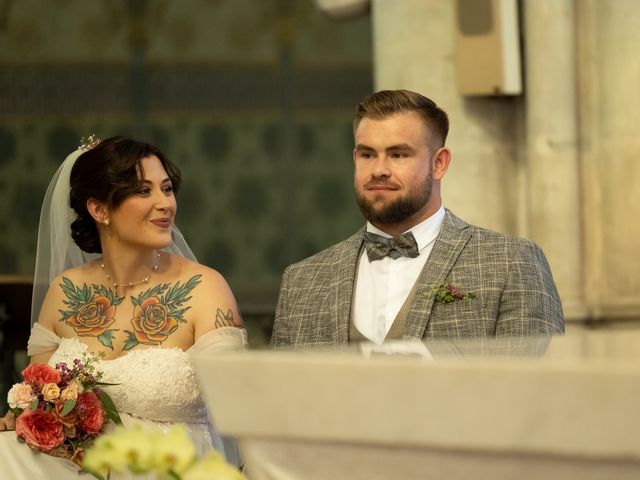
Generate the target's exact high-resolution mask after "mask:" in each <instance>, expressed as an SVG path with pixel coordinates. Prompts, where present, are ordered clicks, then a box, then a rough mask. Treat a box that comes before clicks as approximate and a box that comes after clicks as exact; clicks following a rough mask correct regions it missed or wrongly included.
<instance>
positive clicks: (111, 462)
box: [83, 424, 153, 472]
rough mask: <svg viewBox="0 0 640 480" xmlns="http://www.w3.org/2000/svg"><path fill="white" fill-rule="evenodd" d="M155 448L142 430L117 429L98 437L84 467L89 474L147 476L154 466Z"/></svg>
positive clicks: (140, 428) (137, 426)
mask: <svg viewBox="0 0 640 480" xmlns="http://www.w3.org/2000/svg"><path fill="white" fill-rule="evenodd" d="M152 452H153V445H152V444H151V442H149V438H148V435H147V433H146V432H145V431H144V429H143V428H142V426H140V425H138V424H136V425H133V426H131V427H130V428H129V429H125V428H123V427H116V428H115V429H114V431H113V432H111V433H107V434H104V435H101V436H99V437H98V438H97V439H96V442H95V444H94V446H93V447H92V448H90V449H89V450H88V451H87V454H86V455H85V458H84V462H83V466H84V467H85V468H86V469H87V470H89V471H103V470H104V468H109V469H111V470H113V471H114V472H125V471H127V470H131V471H132V472H147V471H149V470H150V469H151V466H152Z"/></svg>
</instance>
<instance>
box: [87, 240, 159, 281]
mask: <svg viewBox="0 0 640 480" xmlns="http://www.w3.org/2000/svg"><path fill="white" fill-rule="evenodd" d="M160 259H161V255H160V252H159V251H158V250H145V251H134V250H128V251H124V250H118V251H113V249H109V250H105V251H104V252H103V253H102V258H101V259H100V267H101V269H102V270H103V274H104V275H105V277H106V278H105V281H107V282H109V283H112V284H116V285H117V286H118V287H117V288H120V287H127V286H134V285H136V284H141V283H148V281H149V280H150V279H151V277H152V275H153V274H154V273H157V270H158V267H159V264H160ZM145 279H147V282H145ZM113 286H115V285H113Z"/></svg>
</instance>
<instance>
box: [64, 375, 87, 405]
mask: <svg viewBox="0 0 640 480" xmlns="http://www.w3.org/2000/svg"><path fill="white" fill-rule="evenodd" d="M83 390H84V389H83V388H82V383H80V381H79V380H78V379H77V378H74V379H73V381H72V382H71V383H70V384H69V385H67V387H66V388H65V389H64V390H62V392H60V399H61V400H77V399H78V395H79V394H81V393H82V392H83Z"/></svg>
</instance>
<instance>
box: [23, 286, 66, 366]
mask: <svg viewBox="0 0 640 480" xmlns="http://www.w3.org/2000/svg"><path fill="white" fill-rule="evenodd" d="M56 280H58V279H56ZM56 280H54V282H53V283H52V284H51V286H50V287H49V290H48V291H47V294H46V295H45V298H44V302H43V303H42V308H41V309H40V313H39V314H38V321H37V323H36V324H34V325H33V327H32V328H31V336H30V337H29V343H28V345H27V353H28V354H29V363H47V362H48V361H49V358H51V355H52V354H53V352H54V351H55V350H56V348H58V344H59V342H60V338H59V337H58V335H57V332H56V330H55V328H56V323H57V320H58V319H59V318H60V313H59V309H60V307H61V306H62V305H63V304H62V299H61V298H60V297H61V294H60V291H59V290H60V289H59V288H54V287H53V285H57V284H58V283H60V282H59V281H56Z"/></svg>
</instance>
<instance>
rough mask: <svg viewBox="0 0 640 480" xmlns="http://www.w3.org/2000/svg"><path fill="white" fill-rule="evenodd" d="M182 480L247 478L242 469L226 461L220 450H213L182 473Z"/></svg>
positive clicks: (241, 479) (234, 479)
mask: <svg viewBox="0 0 640 480" xmlns="http://www.w3.org/2000/svg"><path fill="white" fill-rule="evenodd" d="M180 478H181V479H182V480H210V479H212V478H215V479H216V480H246V479H245V477H244V475H242V474H241V473H240V471H239V470H238V469H237V468H235V467H232V466H231V465H229V464H228V463H226V462H225V461H224V459H223V458H222V455H220V454H219V453H218V452H211V453H209V454H208V455H207V456H206V457H204V458H202V459H201V460H199V461H198V462H196V463H195V464H194V465H193V466H191V468H189V469H188V470H187V471H185V472H184V473H183V474H181V475H180Z"/></svg>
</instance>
